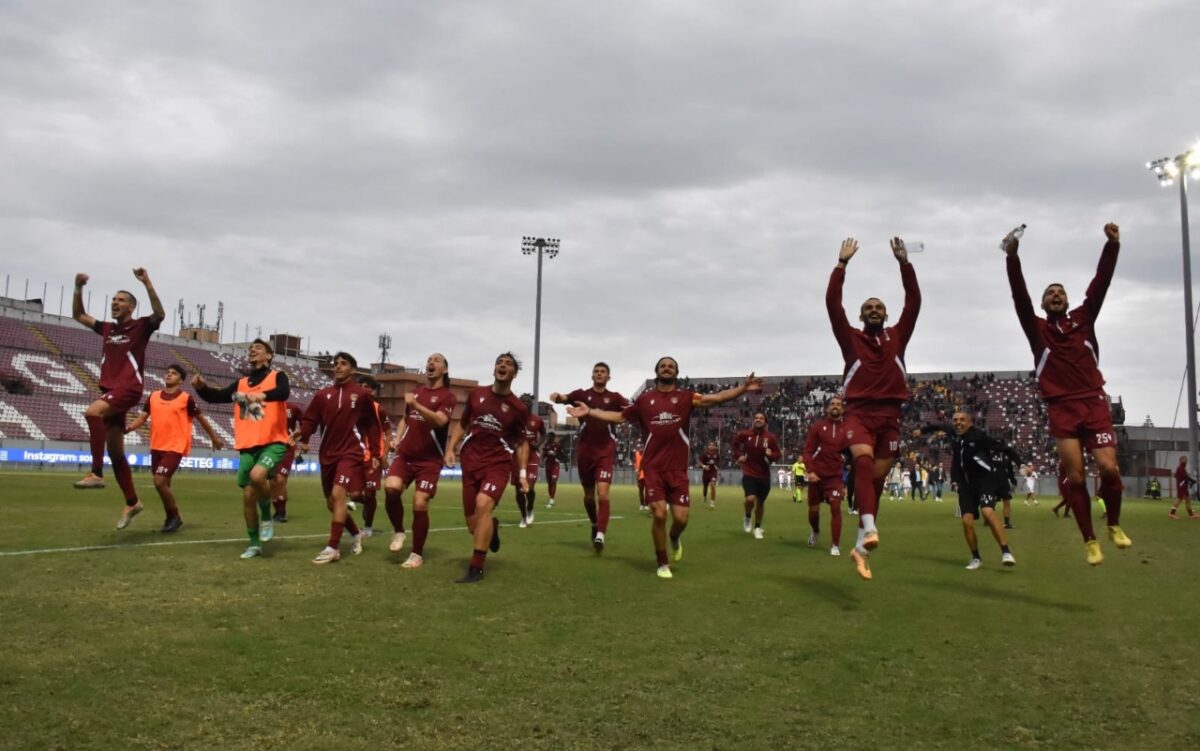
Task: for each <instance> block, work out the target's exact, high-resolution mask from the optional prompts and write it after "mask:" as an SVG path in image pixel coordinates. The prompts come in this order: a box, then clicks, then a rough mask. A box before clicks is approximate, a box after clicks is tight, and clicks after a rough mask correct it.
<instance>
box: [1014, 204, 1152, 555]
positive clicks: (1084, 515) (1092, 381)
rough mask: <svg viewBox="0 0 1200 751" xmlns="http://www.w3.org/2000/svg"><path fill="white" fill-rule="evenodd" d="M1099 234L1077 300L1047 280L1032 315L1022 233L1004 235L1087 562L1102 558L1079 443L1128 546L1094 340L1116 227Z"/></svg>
mask: <svg viewBox="0 0 1200 751" xmlns="http://www.w3.org/2000/svg"><path fill="white" fill-rule="evenodd" d="M1104 235H1105V239H1106V242H1105V244H1104V249H1103V250H1102V251H1101V252H1100V261H1099V263H1098V264H1097V266H1096V275H1095V277H1093V278H1092V281H1091V283H1090V284H1089V285H1088V288H1087V292H1086V294H1085V295H1084V300H1083V304H1082V305H1080V306H1079V307H1078V308H1075V309H1074V310H1071V309H1070V308H1069V306H1068V303H1067V291H1066V289H1064V288H1063V286H1062V285H1061V284H1057V283H1055V284H1051V285H1049V286H1047V287H1046V289H1045V290H1044V291H1043V292H1042V310H1043V311H1045V313H1046V317H1045V318H1040V317H1038V315H1037V314H1036V313H1035V312H1034V310H1033V301H1032V300H1031V299H1030V297H1029V289H1028V288H1027V287H1026V285H1025V276H1024V274H1023V273H1022V271H1021V259H1020V256H1018V255H1017V253H1018V250H1019V248H1020V240H1019V239H1018V238H1016V237H1013V236H1012V235H1011V234H1010V235H1008V236H1007V237H1005V238H1004V241H1003V244H1002V245H1003V248H1004V251H1005V254H1006V255H1007V259H1006V263H1007V267H1008V284H1009V287H1010V289H1011V290H1012V298H1013V305H1014V306H1015V308H1016V311H1017V320H1018V321H1020V323H1021V330H1022V331H1024V332H1025V338H1026V339H1028V340H1029V347H1030V349H1031V350H1032V352H1033V361H1034V364H1035V371H1034V372H1035V373H1036V375H1037V381H1038V390H1039V391H1040V392H1041V395H1042V400H1043V401H1044V402H1046V411H1047V413H1048V417H1049V423H1050V435H1051V436H1052V437H1053V438H1054V442H1055V446H1056V448H1057V451H1058V456H1059V459H1060V460H1061V461H1062V463H1063V468H1064V470H1065V472H1066V481H1065V482H1064V483H1063V491H1064V496H1063V497H1064V500H1066V501H1067V507H1068V508H1070V509H1072V510H1073V511H1074V512H1075V524H1076V525H1078V527H1079V532H1080V534H1081V535H1082V536H1083V542H1084V546H1085V547H1086V548H1087V562H1088V563H1090V564H1091V565H1093V566H1098V565H1100V564H1101V563H1102V562H1103V561H1104V553H1103V552H1102V551H1101V550H1100V541H1099V540H1097V539H1096V533H1095V531H1094V530H1093V528H1092V514H1091V496H1090V495H1089V494H1088V488H1087V480H1086V478H1085V476H1084V459H1083V452H1084V449H1085V448H1086V449H1087V450H1088V451H1090V452H1091V454H1092V457H1093V458H1094V459H1095V462H1096V467H1097V469H1098V471H1099V473H1100V487H1099V490H1098V495H1099V496H1100V497H1101V498H1102V499H1103V502H1104V506H1105V516H1106V517H1107V518H1106V521H1107V528H1108V538H1109V539H1110V540H1112V542H1113V544H1114V545H1116V546H1117V548H1119V549H1124V548H1128V547H1130V546H1132V545H1133V541H1132V540H1130V539H1129V536H1128V535H1126V534H1125V532H1124V530H1122V529H1121V526H1120V524H1121V492H1122V491H1123V490H1124V486H1123V485H1122V483H1121V469H1120V467H1119V466H1118V465H1117V433H1116V430H1114V428H1113V422H1112V414H1111V412H1110V411H1109V406H1108V395H1107V394H1105V393H1104V376H1103V375H1102V374H1101V373H1100V365H1099V363H1100V344H1099V342H1097V341H1096V318H1097V316H1099V314H1100V307H1101V305H1103V304H1104V297H1105V296H1106V295H1107V294H1108V287H1109V285H1110V284H1111V283H1112V278H1113V273H1114V272H1115V271H1116V268H1117V256H1118V255H1119V253H1120V250H1121V230H1120V228H1118V227H1117V225H1115V224H1112V223H1109V224H1106V225H1104Z"/></svg>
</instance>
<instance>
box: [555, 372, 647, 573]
mask: <svg viewBox="0 0 1200 751" xmlns="http://www.w3.org/2000/svg"><path fill="white" fill-rule="evenodd" d="M609 380H610V371H609V367H608V363H605V362H598V363H596V364H595V365H593V366H592V387H591V388H590V389H575V390H574V391H572V392H571V393H569V394H566V395H565V396H564V395H563V394H560V393H558V392H555V393H553V394H551V395H550V401H552V402H554V403H555V404H574V403H576V402H583V403H584V404H586V405H588V408H589V409H601V410H605V411H617V412H619V411H621V410H622V409H625V407H627V406H628V405H629V400H628V399H626V398H625V397H623V396H621V395H620V394H618V393H617V392H615V391H609V390H608V382H609ZM575 460H576V463H577V465H578V466H579V484H580V485H582V486H583V507H584V509H586V510H587V515H588V518H589V519H591V520H592V547H593V548H595V550H596V552H597V553H599V552H602V551H603V550H604V543H605V539H606V537H607V535H608V518H609V515H610V514H611V513H612V505H611V502H610V501H609V492H610V489H611V487H612V478H613V470H614V469H615V467H616V463H617V437H616V435H615V434H614V433H613V431H612V428H610V427H609V426H608V425H606V424H604V423H603V422H602V421H599V420H584V421H583V423H582V424H581V425H580V426H579V434H578V436H577V437H576V439H575ZM597 501H599V506H597Z"/></svg>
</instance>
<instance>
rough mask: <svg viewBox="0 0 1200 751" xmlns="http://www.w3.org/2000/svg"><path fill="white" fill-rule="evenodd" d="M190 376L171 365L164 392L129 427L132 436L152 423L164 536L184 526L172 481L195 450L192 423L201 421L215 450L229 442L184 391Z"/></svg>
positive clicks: (155, 394) (152, 465)
mask: <svg viewBox="0 0 1200 751" xmlns="http://www.w3.org/2000/svg"><path fill="white" fill-rule="evenodd" d="M186 376H187V374H186V373H184V371H183V366H182V365H168V366H167V369H166V371H165V372H164V373H163V383H164V384H165V385H164V386H163V388H162V389H160V390H158V391H152V392H151V393H150V398H149V399H147V400H146V405H145V406H144V407H142V413H141V414H140V415H138V416H137V418H136V419H135V420H134V421H133V422H132V423H130V424H129V427H127V428H125V432H126V433H132V432H133V431H135V430H137V429H138V428H140V427H142V426H143V425H145V424H146V421H147V420H149V421H150V471H151V472H152V473H153V475H154V489H155V490H156V491H158V497H159V498H161V499H162V505H163V511H165V512H166V514H167V517H166V521H164V522H163V526H162V529H161V530H159V531H160V532H163V533H170V532H175V531H178V529H179V528H180V527H181V526H183V518H182V517H180V516H179V505H178V504H177V503H176V502H175V491H173V490H172V489H171V478H172V477H174V476H175V470H177V469H179V462H181V461H182V460H183V457H185V456H187V455H188V454H189V453H191V450H192V421H193V420H198V421H199V422H200V427H202V428H204V432H205V433H208V439H209V441H210V442H211V444H212V447H213V450H214V451H219V450H221V449H223V448H225V442H224V441H222V440H221V437H220V436H218V435H217V432H216V431H215V430H213V426H212V424H211V423H210V422H209V421H208V418H207V417H205V416H204V415H202V414H201V413H200V408H199V407H197V406H196V400H195V399H193V398H192V396H191V394H189V393H187V392H186V391H184V390H183V388H182V385H183V379H184V378H185V377H186Z"/></svg>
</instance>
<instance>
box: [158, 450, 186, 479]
mask: <svg viewBox="0 0 1200 751" xmlns="http://www.w3.org/2000/svg"><path fill="white" fill-rule="evenodd" d="M181 461H183V454H180V453H179V452H176V451H155V450H153V449H151V450H150V472H151V473H153V475H154V476H155V477H160V476H161V477H166V478H167V479H168V480H170V479H171V478H172V477H173V476H174V475H175V470H177V469H179V462H181Z"/></svg>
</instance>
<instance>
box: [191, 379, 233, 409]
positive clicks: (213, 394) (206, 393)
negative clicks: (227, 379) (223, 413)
mask: <svg viewBox="0 0 1200 751" xmlns="http://www.w3.org/2000/svg"><path fill="white" fill-rule="evenodd" d="M237 385H238V382H237V381H233V382H231V383H230V384H229V385H228V386H226V387H225V388H223V389H215V388H213V387H212V386H209V385H208V381H206V380H204V376H202V375H200V374H199V373H197V374H196V375H194V376H192V388H194V389H195V390H196V396H198V397H200V398H201V399H203V400H204V401H206V402H208V403H209V404H232V403H233V395H234V393H235V392H236V391H237Z"/></svg>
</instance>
